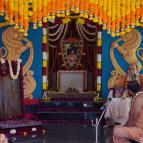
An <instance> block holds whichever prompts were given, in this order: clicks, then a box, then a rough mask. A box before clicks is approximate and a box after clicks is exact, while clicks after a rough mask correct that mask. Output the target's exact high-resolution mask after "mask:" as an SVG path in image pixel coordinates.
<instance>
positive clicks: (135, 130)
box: [113, 85, 143, 143]
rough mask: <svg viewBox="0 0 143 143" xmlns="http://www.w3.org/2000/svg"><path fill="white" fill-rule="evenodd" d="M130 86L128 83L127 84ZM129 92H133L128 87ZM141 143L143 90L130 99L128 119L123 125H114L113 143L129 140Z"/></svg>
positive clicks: (142, 141)
mask: <svg viewBox="0 0 143 143" xmlns="http://www.w3.org/2000/svg"><path fill="white" fill-rule="evenodd" d="M129 86H130V85H129ZM129 91H130V93H131V92H132V94H135V92H133V91H132V90H131V89H130V88H129ZM132 140H133V141H137V142H139V143H143V92H142V91H141V92H138V93H137V94H136V96H135V97H134V99H133V101H132V106H131V111H130V114H129V118H128V121H127V122H126V124H125V125H124V126H121V125H118V126H115V127H114V131H113V141H114V143H131V141H132Z"/></svg>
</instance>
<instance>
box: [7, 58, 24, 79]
mask: <svg viewBox="0 0 143 143" xmlns="http://www.w3.org/2000/svg"><path fill="white" fill-rule="evenodd" d="M21 62H22V60H21V59H17V71H16V74H15V75H14V73H13V70H12V64H11V61H10V60H8V64H9V72H10V76H11V78H12V79H17V78H18V76H19V72H20V63H21Z"/></svg>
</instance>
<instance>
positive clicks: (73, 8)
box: [0, 0, 143, 36]
mask: <svg viewBox="0 0 143 143" xmlns="http://www.w3.org/2000/svg"><path fill="white" fill-rule="evenodd" d="M73 13H75V14H78V13H79V15H78V18H89V20H92V21H93V22H97V23H99V24H102V25H103V29H106V28H107V33H108V34H110V33H111V35H112V36H119V35H120V34H125V32H129V31H130V28H134V27H135V26H139V25H140V23H142V22H143V0H1V2H0V16H3V15H4V14H5V19H6V20H8V21H9V22H10V23H11V24H13V23H14V24H15V27H16V28H18V27H20V30H21V31H22V32H24V33H25V35H27V31H28V27H29V24H28V23H29V21H30V20H31V19H32V21H33V23H34V25H33V28H34V29H37V24H38V26H40V27H41V26H42V20H43V22H47V20H49V19H54V18H55V17H56V16H57V17H65V18H67V16H70V14H73Z"/></svg>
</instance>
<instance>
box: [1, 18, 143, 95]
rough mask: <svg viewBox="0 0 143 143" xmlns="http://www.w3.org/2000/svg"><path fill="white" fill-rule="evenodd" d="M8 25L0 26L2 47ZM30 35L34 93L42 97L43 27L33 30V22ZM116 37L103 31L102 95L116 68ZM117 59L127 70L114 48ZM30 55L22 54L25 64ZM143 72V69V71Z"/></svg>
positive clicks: (142, 29) (105, 92)
mask: <svg viewBox="0 0 143 143" xmlns="http://www.w3.org/2000/svg"><path fill="white" fill-rule="evenodd" d="M3 21H4V20H3V18H2V17H0V22H3ZM5 28H6V27H3V28H0V47H2V40H1V35H2V32H3V30H4V29H5ZM137 29H138V30H139V31H140V32H141V33H142V36H143V28H140V27H138V28H137ZM28 33H29V36H28V39H29V40H31V41H32V42H33V47H34V60H33V64H32V67H31V70H33V71H34V78H35V80H36V83H37V86H36V90H35V91H34V93H33V98H40V97H42V28H38V29H37V30H33V28H32V24H30V28H29V31H28ZM117 38H118V37H116V38H112V37H111V36H110V35H107V33H106V31H103V33H102V45H103V50H102V61H103V62H102V97H106V96H107V93H108V89H107V82H108V79H109V78H110V76H111V71H112V70H114V68H113V65H112V63H111V60H110V55H109V52H110V46H111V43H112V41H114V40H116V39H117ZM140 47H142V48H143V42H142V43H141V46H140ZM114 52H115V56H116V59H117V61H118V63H119V65H120V66H121V67H122V68H123V69H124V70H125V71H127V68H128V65H127V63H126V62H125V61H124V60H123V59H122V57H121V55H120V54H119V53H118V52H117V51H116V49H115V50H114ZM28 56H29V51H28V50H27V51H26V52H25V53H24V54H23V55H22V57H21V58H22V60H23V64H24V63H25V62H26V61H27V58H28ZM141 73H143V71H141Z"/></svg>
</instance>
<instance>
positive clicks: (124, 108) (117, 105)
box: [104, 64, 143, 127]
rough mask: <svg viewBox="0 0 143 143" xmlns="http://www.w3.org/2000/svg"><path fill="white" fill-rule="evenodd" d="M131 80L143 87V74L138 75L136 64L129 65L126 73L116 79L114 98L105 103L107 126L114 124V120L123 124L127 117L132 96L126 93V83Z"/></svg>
mask: <svg viewBox="0 0 143 143" xmlns="http://www.w3.org/2000/svg"><path fill="white" fill-rule="evenodd" d="M131 81H135V82H137V83H138V84H139V85H140V87H143V76H142V75H139V72H138V69H137V65H136V64H132V65H130V66H129V69H128V74H127V75H125V76H124V77H122V78H121V79H119V80H117V81H116V83H115V85H114V88H115V98H112V100H111V102H109V104H108V105H107V108H106V112H105V119H106V125H105V126H104V127H109V126H112V125H114V122H116V123H119V124H122V125H124V124H125V123H126V121H127V119H128V115H129V111H130V107H131V100H132V97H131V96H130V95H129V94H128V90H127V84H128V83H129V82H131Z"/></svg>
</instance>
